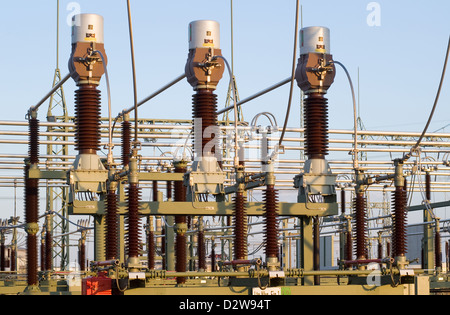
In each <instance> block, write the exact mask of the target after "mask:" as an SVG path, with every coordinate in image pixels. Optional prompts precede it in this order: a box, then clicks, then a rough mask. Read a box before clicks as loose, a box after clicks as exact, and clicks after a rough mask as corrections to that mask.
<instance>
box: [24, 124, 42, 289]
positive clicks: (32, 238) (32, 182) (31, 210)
mask: <svg viewBox="0 0 450 315" xmlns="http://www.w3.org/2000/svg"><path fill="white" fill-rule="evenodd" d="M28 136H29V142H28V145H29V151H28V154H29V162H30V163H31V164H37V163H39V121H38V120H37V119H35V118H31V119H30V120H29V135H28ZM29 169H30V164H28V163H27V164H26V165H25V169H24V171H25V190H24V192H25V222H26V223H27V224H37V222H38V217H39V180H38V179H30V178H29V177H28V171H29ZM37 261H38V250H37V236H36V234H35V233H27V283H28V285H29V286H35V285H38V277H37Z"/></svg>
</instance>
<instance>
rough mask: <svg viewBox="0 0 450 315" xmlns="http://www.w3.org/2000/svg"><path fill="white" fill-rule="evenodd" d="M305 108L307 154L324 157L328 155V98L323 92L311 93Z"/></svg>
mask: <svg viewBox="0 0 450 315" xmlns="http://www.w3.org/2000/svg"><path fill="white" fill-rule="evenodd" d="M304 108H305V109H304V117H305V151H306V155H307V156H308V158H309V159H324V158H325V156H326V155H328V100H327V99H326V98H325V97H324V95H323V94H321V93H311V94H308V96H307V97H306V99H305V101H304Z"/></svg>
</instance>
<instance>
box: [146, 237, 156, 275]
mask: <svg viewBox="0 0 450 315" xmlns="http://www.w3.org/2000/svg"><path fill="white" fill-rule="evenodd" d="M147 246H148V248H147V263H148V269H149V270H155V267H156V261H155V255H156V243H155V232H153V231H148V235H147Z"/></svg>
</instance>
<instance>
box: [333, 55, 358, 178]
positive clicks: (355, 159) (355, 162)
mask: <svg viewBox="0 0 450 315" xmlns="http://www.w3.org/2000/svg"><path fill="white" fill-rule="evenodd" d="M333 63H335V64H337V65H339V66H341V67H342V69H343V70H344V72H345V74H346V75H347V78H348V82H349V84H350V89H351V92H352V99H353V124H354V137H355V138H354V140H353V141H354V149H353V168H354V169H355V170H357V169H358V168H359V164H358V118H357V112H356V97H355V89H354V88H353V82H352V78H351V76H350V74H349V72H348V71H347V68H346V67H345V66H344V64H342V63H341V62H339V61H335V60H334V61H333Z"/></svg>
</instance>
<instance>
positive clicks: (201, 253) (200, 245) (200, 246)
mask: <svg viewBox="0 0 450 315" xmlns="http://www.w3.org/2000/svg"><path fill="white" fill-rule="evenodd" d="M197 255H198V269H200V270H206V243H205V232H204V231H198V233H197Z"/></svg>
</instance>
